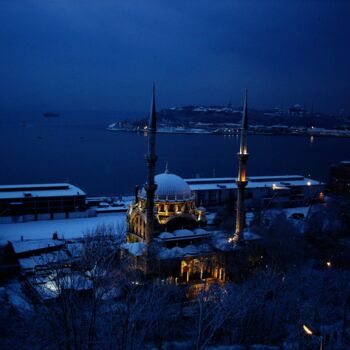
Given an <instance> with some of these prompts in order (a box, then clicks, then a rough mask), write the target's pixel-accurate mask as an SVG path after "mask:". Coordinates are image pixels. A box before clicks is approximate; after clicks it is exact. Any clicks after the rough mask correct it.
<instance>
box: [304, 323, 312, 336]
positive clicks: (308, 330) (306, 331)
mask: <svg viewBox="0 0 350 350" xmlns="http://www.w3.org/2000/svg"><path fill="white" fill-rule="evenodd" d="M303 329H304V331H305V333H306V334H308V335H313V332H312V330H311V329H310V328H309V327H308V326H306V325H305V324H303Z"/></svg>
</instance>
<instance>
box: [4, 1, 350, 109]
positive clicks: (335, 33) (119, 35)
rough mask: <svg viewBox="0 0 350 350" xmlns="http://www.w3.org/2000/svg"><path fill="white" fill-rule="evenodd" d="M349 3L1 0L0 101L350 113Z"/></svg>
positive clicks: (36, 105) (11, 105) (34, 105)
mask: <svg viewBox="0 0 350 350" xmlns="http://www.w3.org/2000/svg"><path fill="white" fill-rule="evenodd" d="M349 18H350V1H337V0H329V1H326V0H319V1H311V0H290V1H287V0H276V1H264V0H255V1H250V0H236V1H235V0H216V1H215V0H210V1H209V0H203V1H200V0H182V1H173V0H139V1H137V0H125V1H122V0H114V1H112V0H110V1H109V0H0V109H7V110H8V109H11V110H22V109H23V110H40V109H50V110H51V109H52V110H88V109H93V110H126V111H133V110H138V111H141V110H147V108H148V104H149V95H150V91H151V84H152V81H153V80H155V81H156V82H157V90H158V106H159V107H167V106H173V105H184V104H227V103H228V102H229V101H232V103H233V104H234V105H240V104H241V101H242V95H243V90H244V88H245V87H247V88H248V89H249V94H250V101H251V106H253V107H257V108H261V107H268V106H274V105H284V106H287V105H289V104H292V103H304V104H306V106H310V105H311V103H312V102H313V103H314V106H315V110H318V111H323V112H331V113H336V112H338V110H339V109H340V108H345V109H346V111H347V112H349V111H350V68H349V67H350V65H349V59H350V25H349Z"/></svg>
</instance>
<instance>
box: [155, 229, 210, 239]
mask: <svg viewBox="0 0 350 350" xmlns="http://www.w3.org/2000/svg"><path fill="white" fill-rule="evenodd" d="M208 236H209V232H207V231H206V230H204V229H202V228H196V229H194V230H193V231H191V230H186V229H181V230H175V231H174V232H171V233H170V232H162V233H160V234H159V236H158V238H160V239H161V240H163V241H171V240H178V239H196V238H204V237H208Z"/></svg>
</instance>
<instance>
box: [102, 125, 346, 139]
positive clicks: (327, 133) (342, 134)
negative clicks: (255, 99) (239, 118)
mask: <svg viewBox="0 0 350 350" xmlns="http://www.w3.org/2000/svg"><path fill="white" fill-rule="evenodd" d="M106 130H107V131H112V132H130V133H139V134H147V130H142V129H137V128H134V129H130V128H113V127H107V128H106ZM157 133H158V134H175V135H176V134H179V135H215V136H237V135H239V131H233V132H220V131H217V132H216V131H212V130H205V129H183V130H174V129H168V128H159V129H158V130H157ZM249 134H250V135H267V136H304V137H305V136H306V137H337V138H350V130H328V129H323V130H317V131H298V132H296V131H292V130H290V131H288V130H283V131H281V130H279V131H268V130H249Z"/></svg>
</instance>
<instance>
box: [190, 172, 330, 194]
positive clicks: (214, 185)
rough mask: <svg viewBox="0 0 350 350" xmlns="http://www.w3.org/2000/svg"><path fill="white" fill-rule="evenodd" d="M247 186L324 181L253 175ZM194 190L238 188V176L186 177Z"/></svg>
mask: <svg viewBox="0 0 350 350" xmlns="http://www.w3.org/2000/svg"><path fill="white" fill-rule="evenodd" d="M247 179H248V185H247V188H265V187H271V188H272V187H273V188H274V189H278V190H280V189H288V188H289V187H293V186H315V185H323V183H322V182H320V181H317V180H313V179H311V178H308V177H304V176H302V175H282V176H251V177H248V178H247ZM186 181H187V183H188V184H189V186H190V188H191V190H192V191H200V190H207V191H208V190H220V189H236V188H237V185H236V182H235V181H236V178H234V177H226V178H206V179H186Z"/></svg>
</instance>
